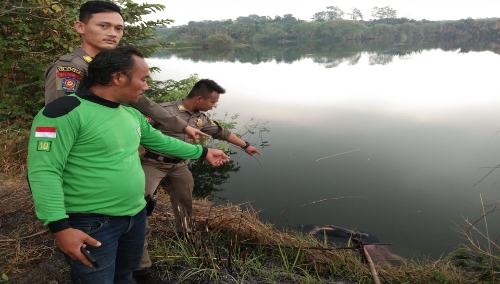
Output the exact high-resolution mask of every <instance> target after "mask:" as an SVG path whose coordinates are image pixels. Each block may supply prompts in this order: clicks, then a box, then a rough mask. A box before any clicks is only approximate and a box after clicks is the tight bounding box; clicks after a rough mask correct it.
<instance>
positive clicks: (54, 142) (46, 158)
mask: <svg viewBox="0 0 500 284" xmlns="http://www.w3.org/2000/svg"><path fill="white" fill-rule="evenodd" d="M43 111H44V109H42V110H41V111H40V112H39V113H38V114H37V116H36V117H35V118H34V120H33V125H32V127H31V132H30V139H29V145H28V181H29V185H30V188H31V192H32V194H33V200H34V202H35V212H36V215H37V217H38V218H39V219H41V220H42V221H43V222H44V225H48V224H49V223H51V222H54V221H58V220H61V219H66V218H68V215H67V214H66V210H65V205H64V193H63V179H62V174H63V170H64V167H65V165H66V161H67V159H68V155H69V152H70V150H71V148H72V146H73V144H74V142H75V140H76V137H77V132H78V129H77V126H76V125H75V123H74V122H71V121H70V117H71V115H69V114H67V115H64V116H61V117H57V118H50V117H47V116H45V115H44V114H43Z"/></svg>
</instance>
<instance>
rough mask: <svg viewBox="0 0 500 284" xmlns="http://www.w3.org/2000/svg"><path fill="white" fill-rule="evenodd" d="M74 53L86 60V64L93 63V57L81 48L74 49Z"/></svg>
mask: <svg viewBox="0 0 500 284" xmlns="http://www.w3.org/2000/svg"><path fill="white" fill-rule="evenodd" d="M73 53H74V54H76V55H77V56H78V57H80V58H81V59H83V60H85V62H87V63H90V62H92V59H93V58H92V56H90V55H88V54H87V53H86V52H85V51H84V50H83V49H82V48H81V47H79V46H77V47H75V48H74V49H73Z"/></svg>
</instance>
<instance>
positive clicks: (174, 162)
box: [144, 151, 184, 164]
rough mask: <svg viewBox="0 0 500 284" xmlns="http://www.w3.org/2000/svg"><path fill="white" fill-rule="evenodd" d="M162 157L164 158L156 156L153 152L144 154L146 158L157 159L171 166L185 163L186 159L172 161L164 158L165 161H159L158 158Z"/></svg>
mask: <svg viewBox="0 0 500 284" xmlns="http://www.w3.org/2000/svg"><path fill="white" fill-rule="evenodd" d="M162 157H163V156H161V155H158V154H155V153H153V152H149V151H146V153H145V154H144V158H148V159H155V160H159V161H162V162H164V163H169V164H177V163H180V162H182V161H184V159H181V158H175V159H171V158H167V157H163V159H158V158H162Z"/></svg>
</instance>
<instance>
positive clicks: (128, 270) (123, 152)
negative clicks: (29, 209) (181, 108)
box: [28, 47, 229, 283]
mask: <svg viewBox="0 0 500 284" xmlns="http://www.w3.org/2000/svg"><path fill="white" fill-rule="evenodd" d="M148 78H149V67H148V65H147V63H146V61H145V60H144V58H143V55H142V53H141V52H140V51H138V50H137V49H135V48H132V47H119V48H116V49H110V50H105V51H102V52H100V53H99V54H98V55H97V56H96V57H95V58H94V60H93V61H92V62H91V63H90V64H89V67H88V74H87V75H85V77H84V78H83V80H82V86H81V88H80V90H79V91H78V92H77V93H76V94H72V95H69V96H64V97H61V98H58V99H56V100H54V101H53V102H51V103H49V104H48V105H47V106H46V107H45V108H43V109H42V110H41V111H40V112H39V113H38V114H37V116H36V117H35V119H34V121H33V125H32V129H31V134H30V142H29V149H28V180H29V183H30V187H31V190H32V193H33V200H34V202H35V211H36V214H37V216H38V217H39V218H40V219H41V220H43V221H44V224H45V225H47V226H48V227H49V229H50V230H51V232H52V233H53V234H54V236H55V238H56V242H57V246H58V247H59V249H60V250H61V251H62V252H63V253H64V255H65V257H66V260H67V262H68V263H69V264H70V266H71V280H72V282H73V283H132V271H134V270H135V269H136V268H137V267H138V265H139V262H140V260H141V256H142V248H143V243H144V235H145V222H146V212H145V209H144V206H145V203H146V202H145V200H144V188H145V177H144V172H143V171H142V168H141V163H140V160H139V155H138V147H139V145H143V146H144V147H147V148H150V149H154V150H155V151H158V152H161V153H165V154H169V155H175V156H178V157H182V158H185V159H196V158H199V157H204V158H205V159H206V160H207V161H208V162H209V163H210V164H212V165H214V166H218V165H221V164H223V163H225V162H227V161H228V160H229V157H228V156H227V155H225V154H224V153H223V152H222V151H220V150H215V149H208V148H204V147H201V146H199V145H191V144H188V143H185V142H183V141H180V140H178V139H175V138H172V137H168V136H165V135H163V134H162V133H161V132H160V131H158V130H156V129H154V128H153V127H151V125H150V124H149V123H148V122H147V120H146V119H145V118H144V116H143V115H142V114H141V113H140V112H139V111H137V110H136V109H134V108H132V107H128V106H124V105H122V103H125V104H130V103H134V102H137V101H138V100H139V98H140V97H141V96H142V95H143V93H144V91H146V90H147V89H148V85H147V79H148ZM82 247H83V248H84V251H85V252H90V255H91V256H93V257H94V258H95V262H90V261H89V260H87V258H86V257H85V256H84V254H83V252H82V251H81V248H82ZM92 266H94V267H92Z"/></svg>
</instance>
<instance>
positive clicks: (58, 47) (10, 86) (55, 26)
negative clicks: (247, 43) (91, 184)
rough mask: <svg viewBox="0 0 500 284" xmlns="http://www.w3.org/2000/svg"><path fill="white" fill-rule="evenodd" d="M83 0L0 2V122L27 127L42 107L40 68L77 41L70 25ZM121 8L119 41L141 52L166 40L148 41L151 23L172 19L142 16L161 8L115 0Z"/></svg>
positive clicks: (44, 67) (152, 35)
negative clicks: (154, 18) (151, 42)
mask: <svg viewBox="0 0 500 284" xmlns="http://www.w3.org/2000/svg"><path fill="white" fill-rule="evenodd" d="M84 2H86V1H84V0H43V1H41V0H8V1H5V2H3V4H2V5H1V7H0V25H1V27H0V51H1V52H0V61H1V62H2V64H1V65H0V88H1V89H0V99H1V100H0V123H1V125H2V126H3V128H5V126H6V125H13V126H14V127H28V126H29V123H30V122H31V119H32V117H33V116H34V115H35V114H36V113H37V112H38V110H40V108H41V107H42V106H43V98H44V95H43V93H44V75H43V73H44V71H45V69H46V68H47V67H48V66H49V65H50V63H52V62H53V61H55V60H56V59H57V58H58V57H59V56H61V55H63V54H65V53H68V52H70V51H72V49H73V47H74V46H76V45H78V43H79V42H80V36H79V34H78V33H76V31H75V30H74V28H73V23H74V21H76V20H77V18H78V12H79V6H80V5H81V4H82V3H84ZM114 2H115V3H116V4H118V5H119V6H120V7H122V14H123V17H124V20H125V23H126V28H125V33H124V37H123V40H122V42H121V45H133V46H136V47H138V48H140V49H141V50H142V51H143V52H144V53H145V55H146V56H149V55H150V54H152V53H153V52H154V51H155V50H158V49H159V48H163V47H165V46H166V43H158V44H147V43H145V40H147V39H151V38H155V37H156V35H155V34H154V27H156V26H157V25H164V24H169V23H170V22H171V20H169V19H162V20H155V21H143V19H142V17H143V16H145V15H147V14H150V13H154V12H157V11H161V10H163V9H164V8H165V7H164V6H163V5H159V4H137V3H134V2H133V1H132V0H117V1H114Z"/></svg>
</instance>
